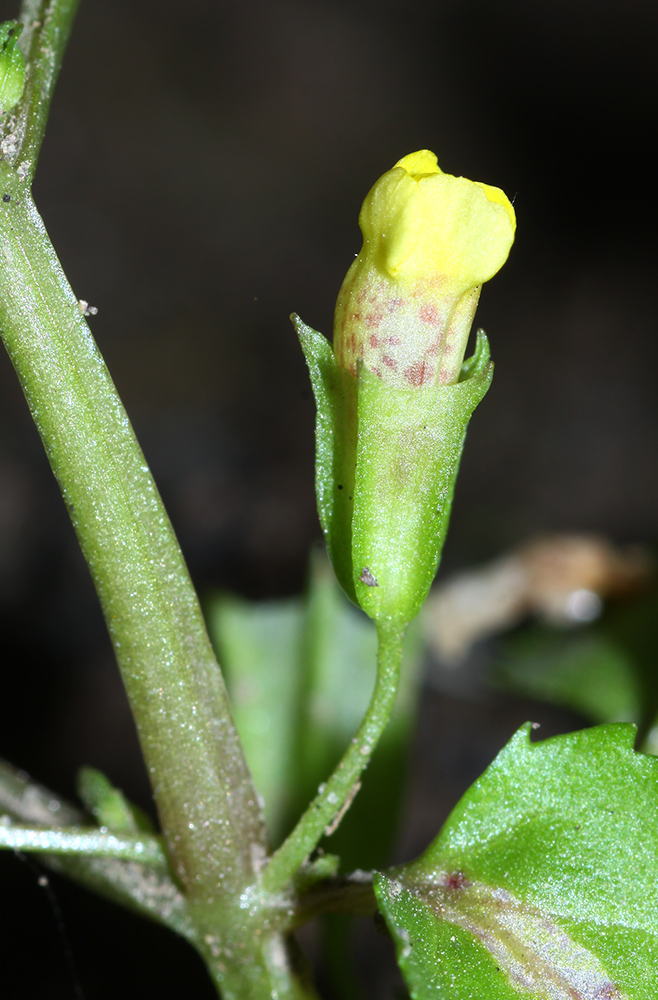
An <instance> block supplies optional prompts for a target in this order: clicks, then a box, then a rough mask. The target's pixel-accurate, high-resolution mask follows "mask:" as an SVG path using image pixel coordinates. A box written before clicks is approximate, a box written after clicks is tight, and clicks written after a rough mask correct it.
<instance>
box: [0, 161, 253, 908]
mask: <svg viewBox="0 0 658 1000" xmlns="http://www.w3.org/2000/svg"><path fill="white" fill-rule="evenodd" d="M0 262H1V265H2V266H1V267H0V272H1V273H0V326H1V327H2V336H3V339H4V341H5V345H6V347H7V350H8V352H9V355H10V357H11V360H12V362H13V364H14V367H15V369H16V372H17V374H18V377H19V379H20V382H21V385H22V387H23V390H24V392H25V396H26V398H27V401H28V404H29V406H30V410H31V412H32V416H33V417H34V420H35V422H36V425H37V427H38V429H39V433H40V434H41V437H42V439H43V443H44V446H45V448H46V452H47V454H48V458H49V460H50V463H51V466H52V468H53V471H54V473H55V476H56V477H57V480H58V482H59V485H60V488H61V490H62V493H63V495H64V499H65V501H66V504H67V507H68V509H69V513H70V516H71V520H72V521H73V525H74V527H75V530H76V532H77V535H78V538H79V541H80V544H81V546H82V550H83V552H84V555H85V557H86V559H87V562H88V564H89V567H90V570H91V573H92V576H93V579H94V583H95V585H96V589H97V591H98V594H99V597H100V600H101V605H102V608H103V613H104V615H105V620H106V622H107V625H108V628H109V631H110V636H111V639H112V643H113V645H114V649H115V652H116V656H117V660H118V662H119V666H120V668H121V673H122V676H123V680H124V684H125V686H126V690H127V692H128V696H129V699H130V703H131V707H132V710H133V714H134V716H135V720H136V724H137V729H138V732H139V736H140V741H141V744H142V750H143V753H144V758H145V761H146V765H147V768H148V772H149V776H150V778H151V782H152V785H153V790H154V793H155V796H156V800H157V805H158V811H159V814H160V819H161V822H162V828H163V834H164V837H165V841H166V844H167V847H168V850H169V854H170V857H171V859H172V862H173V865H174V870H175V872H176V875H177V877H178V879H179V881H180V883H181V884H182V886H183V888H184V891H185V893H186V895H187V896H188V898H189V899H197V900H199V899H200V900H203V901H207V902H208V903H210V902H211V901H212V902H213V903H214V904H216V905H219V904H220V901H221V899H222V897H223V896H225V895H226V894H228V896H234V895H235V894H236V893H237V894H239V893H240V892H241V891H242V890H243V888H244V887H245V886H246V885H249V884H251V883H252V882H253V879H254V874H255V873H254V857H255V856H257V855H258V854H259V853H261V854H262V853H263V852H264V851H265V849H266V839H265V830H264V826H263V822H262V819H261V816H260V810H259V807H258V804H257V799H256V794H255V790H254V787H253V783H252V780H251V776H250V774H249V771H248V768H247V765H246V763H245V759H244V755H243V752H242V748H241V745H240V742H239V739H238V736H237V733H236V731H235V727H234V725H233V722H232V719H231V714H230V709H229V704H228V699H227V695H226V691H225V688H224V683H223V680H222V676H221V673H220V670H219V667H218V665H217V662H216V660H215V656H214V654H213V651H212V648H211V645H210V642H209V640H208V636H207V633H206V629H205V624H204V621H203V617H202V615H201V611H200V608H199V603H198V600H197V597H196V593H195V591H194V588H193V586H192V583H191V581H190V578H189V575H188V572H187V568H186V566H185V563H184V561H183V557H182V554H181V552H180V548H179V546H178V543H177V541H176V538H175V535H174V532H173V529H172V527H171V524H170V522H169V519H168V517H167V514H166V512H165V510H164V507H163V504H162V501H161V499H160V496H159V494H158V492H157V489H156V487H155V484H154V482H153V479H152V477H151V474H150V471H149V469H148V466H147V464H146V462H145V460H144V456H143V454H142V452H141V450H140V448H139V445H138V443H137V441H136V439H135V436H134V434H133V431H132V428H131V426H130V423H129V420H128V417H127V415H126V412H125V410H124V408H123V406H122V404H121V401H120V399H119V397H118V394H117V392H116V389H115V388H114V385H113V383H112V380H111V378H110V375H109V373H108V371H107V368H106V367H105V364H104V362H103V359H102V358H101V356H100V354H99V352H98V350H97V348H96V345H95V343H94V341H93V338H92V337H91V334H90V332H89V329H88V328H87V325H86V323H85V320H84V318H83V316H82V313H81V310H80V307H79V305H78V302H77V300H76V298H75V296H74V294H73V292H72V290H71V288H70V286H69V284H68V282H67V281H66V277H65V275H64V273H63V271H62V269H61V266H60V264H59V261H58V260H57V257H56V256H55V253H54V251H53V249H52V247H51V244H50V241H49V239H48V235H47V233H46V231H45V228H44V226H43V222H42V221H41V218H40V216H39V214H38V212H37V210H36V208H35V206H34V203H33V201H32V198H31V196H30V194H29V191H28V190H27V189H26V185H25V184H23V183H21V182H20V181H19V180H18V179H17V177H16V174H15V173H14V172H13V171H10V170H9V169H8V168H7V167H6V166H5V165H4V164H0Z"/></svg>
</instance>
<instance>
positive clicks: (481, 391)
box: [293, 316, 493, 626]
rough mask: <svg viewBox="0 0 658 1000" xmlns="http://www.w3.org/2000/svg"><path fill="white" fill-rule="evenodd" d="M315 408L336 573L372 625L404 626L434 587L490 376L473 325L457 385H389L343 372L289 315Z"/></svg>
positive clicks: (324, 344)
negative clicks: (470, 434) (467, 439)
mask: <svg viewBox="0 0 658 1000" xmlns="http://www.w3.org/2000/svg"><path fill="white" fill-rule="evenodd" d="M293 322H294V324H295V327H296V330H297V334H298V336H299V339H300V342H301V345H302V350H303V351H304V354H305V356H306V362H307V365H308V368H309V372H310V376H311V384H312V386H313V392H314V394H315V401H316V405H317V421H316V448H317V451H316V490H317V497H318V509H319V513H320V521H321V523H322V528H323V531H324V534H325V538H326V542H327V548H328V550H329V555H330V557H331V561H332V564H333V567H334V571H335V573H336V576H337V577H338V580H339V581H340V584H341V586H342V587H343V589H344V590H345V592H346V594H347V595H348V597H350V598H351V600H353V601H354V602H355V603H356V604H358V605H359V607H361V608H363V610H364V611H365V612H366V614H368V615H369V616H370V617H371V618H373V619H374V620H375V621H376V622H383V621H389V622H396V623H397V624H400V625H402V626H403V625H405V624H406V623H407V622H409V621H411V619H412V618H414V617H415V616H416V615H417V614H418V611H419V610H420V608H421V607H422V604H423V602H424V600H425V597H426V596H427V592H428V590H429V588H430V586H431V584H432V581H433V579H434V576H435V574H436V570H437V567H438V563H439V558H440V555H441V550H442V548H443V542H444V540H445V535H446V531H447V527H448V519H449V517H450V508H451V505H452V496H453V492H454V487H455V480H456V477H457V471H458V469H459V462H460V459H461V453H462V448H463V445H464V436H465V434H466V427H467V426H468V421H469V420H470V417H471V414H472V413H473V410H474V409H475V407H476V406H477V404H478V403H479V402H480V400H481V399H482V398H483V396H484V395H485V393H486V391H487V389H488V388H489V385H490V384H491V378H492V375H493V364H492V362H491V361H490V358H489V345H488V341H487V338H486V336H485V334H484V333H483V331H479V333H478V337H477V344H476V348H475V353H474V355H473V357H472V358H469V359H468V360H467V361H465V362H464V366H463V370H462V377H461V381H460V382H458V383H457V384H456V385H446V386H428V387H425V388H415V389H394V388H391V387H390V386H388V385H386V384H385V383H383V382H382V381H381V379H379V378H377V376H376V375H373V374H372V373H371V372H369V371H366V370H365V369H363V368H362V369H361V370H360V372H359V377H358V380H357V379H355V378H354V377H353V376H352V375H351V374H350V373H349V372H347V371H345V370H344V369H343V368H341V367H340V366H339V365H338V364H337V362H336V359H335V357H334V354H333V351H332V349H331V346H330V344H329V342H328V341H327V340H326V339H325V337H323V336H322V334H320V333H316V331H315V330H312V329H311V328H310V327H308V326H306V325H305V324H304V323H302V321H301V320H300V319H299V318H298V317H296V316H295V317H293Z"/></svg>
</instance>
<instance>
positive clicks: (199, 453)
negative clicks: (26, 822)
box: [0, 0, 658, 1000]
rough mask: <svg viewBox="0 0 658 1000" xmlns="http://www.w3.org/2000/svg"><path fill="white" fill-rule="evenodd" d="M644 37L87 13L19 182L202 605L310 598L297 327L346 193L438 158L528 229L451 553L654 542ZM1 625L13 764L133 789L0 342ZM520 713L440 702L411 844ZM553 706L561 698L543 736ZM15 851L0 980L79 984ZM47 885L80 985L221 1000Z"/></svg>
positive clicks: (160, 952) (328, 258) (419, 10)
mask: <svg viewBox="0 0 658 1000" xmlns="http://www.w3.org/2000/svg"><path fill="white" fill-rule="evenodd" d="M15 14H16V7H15V5H14V4H13V3H8V2H5V0H3V2H1V3H0V17H2V18H6V17H12V16H15ZM657 28H658V8H656V5H655V3H654V2H653V0H607V2H606V0H569V2H567V0H550V2H537V0H536V2H534V3H528V2H527V0H498V2H496V3H493V2H491V0H481V2H477V0H434V2H428V0H418V2H416V3H414V4H408V3H403V2H401V0H377V2H375V0H372V2H371V0H350V2H347V0H344V2H329V0H325V2H319V0H306V2H305V0H253V2H251V3H247V4H242V3H238V2H236V0H233V2H226V0H185V2H182V0H161V2H159V3H158V4H153V3H149V2H146V0H112V2H110V0H83V3H82V6H81V9H80V13H79V17H78V21H77V23H76V25H75V28H74V31H73V36H72V40H71V43H70V48H69V52H68V54H67V57H66V59H65V63H64V68H63V70H62V74H61V77H60V82H59V84H58V89H57V92H56V95H55V101H54V105H53V111H52V115H51V121H50V124H49V129H48V133H47V137H46V141H45V144H44V148H43V153H42V157H41V162H40V165H39V169H38V172H37V177H36V181H35V187H34V191H35V197H36V200H37V204H38V206H39V208H40V210H41V212H42V214H43V216H44V219H45V222H46V225H47V227H48V229H49V231H50V234H51V237H52V239H53V242H54V245H55V248H56V249H57V251H58V253H59V255H60V258H61V260H62V263H63V265H64V268H65V270H66V272H67V274H68V276H69V279H70V281H71V284H72V286H73V289H74V291H75V293H76V295H77V296H78V297H79V298H84V299H86V300H88V301H89V302H90V303H91V304H92V305H94V306H96V307H97V308H98V315H97V316H95V317H93V318H92V319H91V321H90V322H91V326H92V329H93V331H94V334H95V336H96V338H97V340H98V343H99V345H100V348H101V350H102V352H103V354H104V356H105V358H106V360H107V362H108V365H109V367H110V370H111V372H112V374H113V376H114V379H115V381H116V384H117V386H118V389H119V392H120V393H121V395H122V397H123V400H124V402H125V404H126V407H127V409H128V412H129V414H130V416H131V418H132V420H133V423H134V425H135V428H136V431H137V434H138V437H139V439H140V441H141V443H142V445H143V447H144V450H145V453H146V456H147V459H148V461H149V462H150V464H151V467H152V469H153V471H154V474H155V477H156V480H157V482H158V484H159V486H160V489H161V491H162V493H163V496H164V499H165V503H166V504H167V507H168V509H169V512H170V514H171V517H172V520H173V522H174V525H175V528H176V530H177V532H178V535H179V538H180V540H181V543H182V546H183V550H184V552H185V554H186V557H187V559H188V561H189V565H190V569H191V572H192V575H193V577H194V579H195V581H196V582H197V584H198V586H199V588H200V590H201V592H202V593H203V592H207V591H208V590H209V589H210V588H217V587H221V588H230V589H232V590H235V591H238V592H240V593H242V594H245V595H248V596H252V597H274V596H277V595H284V594H291V593H295V592H298V591H299V590H300V589H301V588H302V586H303V583H304V578H305V572H306V559H307V554H308V550H309V546H310V545H311V544H312V543H313V542H314V541H316V540H317V539H318V538H319V529H318V525H317V518H316V513H315V501H314V494H313V414H314V405H313V401H312V397H311V392H310V388H309V384H308V379H307V375H306V372H305V367H304V363H303V360H302V355H301V352H300V350H299V347H298V345H297V343H296V340H295V337H294V334H293V331H292V327H291V325H290V323H289V320H288V315H289V313H290V312H291V311H292V310H295V311H298V312H299V313H300V314H301V315H302V317H303V318H304V319H305V320H306V321H307V322H309V323H310V324H311V325H313V326H315V327H316V328H318V329H320V330H322V331H324V332H325V333H327V334H330V332H331V324H332V311H333V304H334V301H335V296H336V293H337V291H338V288H339V286H340V283H341V281H342V278H343V275H344V273H345V271H346V270H347V267H348V266H349V264H350V262H351V260H352V259H353V255H354V253H355V252H356V251H357V250H358V249H359V245H360V240H359V233H358V229H357V223H356V220H357V215H358V210H359V207H360V204H361V201H362V199H363V197H364V195H365V193H366V191H367V190H368V188H369V187H370V186H371V185H372V183H373V182H374V181H375V180H376V178H377V177H378V176H379V175H380V174H381V173H383V172H384V171H385V170H386V169H388V168H389V167H391V166H392V165H393V163H394V162H395V161H396V160H397V159H398V158H399V157H401V156H402V155H404V154H405V153H407V152H410V151H412V150H414V149H417V148H422V147H427V148H430V149H433V150H434V151H435V152H436V153H437V155H438V157H439V163H440V165H441V167H442V168H443V169H444V170H446V171H448V172H451V173H456V174H464V175H466V176H469V177H472V178H474V179H478V180H482V181H485V182H487V183H491V184H496V185H498V186H500V187H502V188H503V189H504V190H505V191H506V192H507V193H508V194H509V195H510V197H514V199H515V208H516V212H517V216H518V238H517V243H516V246H515V248H514V249H513V251H512V255H511V257H510V261H509V263H508V264H507V265H506V267H505V268H504V270H503V272H502V273H501V274H500V275H499V276H498V277H497V278H495V279H494V280H493V281H492V282H491V284H490V285H488V286H487V287H486V288H485V290H484V293H483V296H482V301H481V306H480V311H479V314H478V322H479V324H481V325H482V326H484V327H485V329H486V330H487V332H488V334H489V336H490V339H491V343H492V351H493V356H494V359H495V361H496V365H497V370H496V377H495V381H494V385H493V388H492V390H491V392H490V393H489V395H488V397H487V399H486V400H485V402H484V403H483V404H482V405H481V407H480V409H479V410H478V412H477V413H476V415H475V418H474V420H473V422H472V426H471V429H470V431H469V441H468V445H467V449H466V454H465V459H464V462H463V468H462V473H461V475H460V481H459V487H458V492H457V500H456V508H455V514H454V517H453V525H452V530H451V536H450V540H449V543H448V547H447V550H446V557H445V562H444V570H443V572H447V571H449V570H450V569H454V568H457V567H460V566H462V565H468V564H471V563H474V562H476V561H478V560H480V559H484V558H487V557H489V556H491V555H494V554H497V553H498V552H500V551H501V550H503V549H504V548H506V547H508V546H509V545H512V544H514V543H516V542H518V541H521V540H523V539H525V538H527V537H528V536H529V535H532V534H533V533H535V532H537V531H542V530H546V529H559V530H563V529H586V530H596V531H602V532H604V533H606V534H607V535H609V536H610V537H612V538H613V539H615V540H618V541H626V540H629V541H630V540H632V541H648V540H649V541H650V540H652V539H654V538H655V536H656V535H657V534H658V531H657V520H658V513H657V510H658V507H657V504H656V497H657V496H658V481H657V472H656V464H655V462H654V460H653V453H654V441H655V437H656V429H657V426H656V425H657V421H658V400H657V397H656V392H655V389H654V384H655V372H656V362H657V360H658V359H657V358H656V353H657V348H656V338H655V328H656V320H655V317H654V308H655V307H654V287H655V275H656V263H657V256H658V249H657V246H656V238H655V235H656V224H657V218H656V195H655V180H654V174H655V167H654V163H655V153H654V142H655V135H656V133H657V131H658V129H657V125H658V122H657V114H656V92H657V91H656V83H657V80H656V77H657V76H658V63H657V61H656V59H655V51H656V45H657V43H658V30H657ZM0 624H1V627H2V644H3V652H2V661H3V662H2V667H1V670H2V673H1V675H0V676H1V687H0V755H2V756H4V757H6V758H7V759H9V760H12V761H13V762H14V763H16V764H18V765H20V766H22V767H24V768H26V769H27V770H29V771H30V772H31V773H33V774H34V775H35V776H36V777H38V778H39V779H40V780H42V781H43V782H45V783H46V784H49V785H51V786H52V787H54V788H57V789H58V790H59V791H61V792H64V793H66V794H68V795H73V789H74V775H75V770H76V768H77V766H78V765H79V764H81V763H91V764H93V765H95V766H97V767H100V768H101V769H103V770H104V771H106V772H107V773H108V774H109V776H110V777H111V778H112V779H113V780H114V781H115V782H116V783H117V784H119V785H121V786H122V787H124V789H125V790H126V791H127V792H128V793H129V794H130V795H132V796H133V797H134V798H136V799H138V800H140V801H141V802H142V803H147V802H148V790H147V786H146V783H145V779H144V776H143V774H142V772H141V770H140V764H139V756H138V750H137V747H136V741H135V737H134V732H133V729H132V723H131V720H130V716H129V713H128V711H127V708H126V705H125V701H124V698H123V692H122V689H121V686H120V683H119V681H118V678H117V675H116V671H115V667H114V665H113V662H112V654H111V650H110V647H109V642H108V640H107V638H106V635H105V631H104V625H103V622H102V618H101V615H100V612H99V610H98V608H97V605H96V599H95V595H94V593H93V590H92V587H91V584H90V582H89V580H88V577H87V571H86V568H85V566H84V563H83V561H82V558H81V556H80V554H79V552H78V549H77V543H76V541H75V538H74V536H73V532H72V529H71V528H70V525H69V523H68V520H67V517H66V513H65V510H64V506H63V504H62V502H61V500H60V499H59V496H58V492H57V489H56V486H55V484H54V481H53V480H52V477H51V474H50V471H49V468H48V466H47V462H46V459H45V456H44V454H43V452H42V448H41V445H40V442H39V439H38V437H37V434H36V431H35V429H34V428H33V426H32V425H31V422H30V418H29V415H28V412H27V408H26V406H25V403H24V401H23V399H22V396H21V393H20V390H19V389H18V386H17V382H16V380H15V376H14V374H13V372H12V370H11V368H10V365H9V363H8V361H7V360H6V358H4V356H3V357H2V358H0ZM528 711H529V709H528V706H527V705H525V704H521V703H510V704H509V705H506V706H505V707H504V708H503V707H501V706H500V704H498V703H497V704H496V711H495V712H494V713H493V714H492V712H490V711H488V710H487V709H486V707H485V706H483V705H482V704H479V703H476V702H473V703H470V702H466V701H459V700H457V699H454V700H453V701H452V702H450V701H449V700H448V701H446V700H445V699H444V700H441V699H440V698H439V697H438V696H437V695H436V694H428V696H427V698H426V700H425V703H424V709H423V726H422V727H421V744H420V746H421V747H422V750H418V751H417V769H416V777H415V779H414V780H413V782H412V783H411V788H412V791H410V798H411V801H412V802H413V803H414V805H413V808H412V813H411V818H410V819H409V820H408V830H407V834H406V835H405V838H404V840H405V842H406V843H413V844H415V845H416V849H418V848H419V847H421V846H422V844H423V843H424V842H426V840H427V839H428V838H429V837H430V836H431V835H432V834H433V832H435V830H436V829H437V827H438V824H439V822H440V821H441V819H442V818H443V817H444V816H445V814H446V812H447V810H448V809H449V808H450V806H451V805H452V804H454V802H455V800H456V798H457V797H458V795H459V793H460V790H462V789H463V787H465V785H466V784H468V783H469V782H470V781H472V780H473V779H474V778H475V777H476V776H477V774H478V773H480V772H481V770H482V769H483V768H484V767H485V766H486V764H487V763H488V762H489V760H490V759H491V758H492V756H493V755H494V754H495V753H496V751H497V750H498V749H499V748H500V746H501V745H502V743H504V742H505V741H506V739H507V738H508V737H509V735H510V734H511V732H512V731H513V729H514V728H515V726H516V725H517V724H518V723H520V722H522V721H524V719H525V718H526V717H527V715H528ZM533 717H539V709H536V710H535V709H533ZM565 724H566V722H565V720H564V719H556V718H555V717H551V716H547V717H546V725H547V729H546V733H548V732H549V731H550V729H551V726H553V727H554V728H555V727H558V728H559V726H561V725H562V726H564V725H565ZM437 733H441V735H440V737H437ZM423 734H425V735H423ZM427 734H429V736H428V735H427ZM458 734H461V739H460V740H458V739H457V735H458ZM430 737H431V739H430ZM414 789H415V791H414ZM0 863H1V867H0V872H1V873H2V879H3V891H2V898H3V907H2V911H3V920H5V921H8V926H9V928H10V934H11V937H10V941H11V943H10V946H9V949H8V954H7V957H6V958H3V972H2V977H3V979H2V982H6V983H7V984H9V983H10V982H11V983H13V989H14V991H18V992H16V995H18V996H21V997H28V998H29V997H32V996H34V997H36V996H41V995H43V993H44V991H45V992H46V993H47V994H48V996H52V997H60V996H61V997H75V995H76V994H75V990H74V986H73V985H72V982H71V980H70V978H69V976H68V972H67V969H66V965H65V962H64V957H63V949H62V946H61V943H60V941H59V939H58V938H57V936H56V932H55V923H54V921H53V918H52V916H51V913H50V910H49V908H48V905H47V902H46V900H45V897H44V895H43V892H42V890H40V889H39V888H38V887H37V886H36V880H35V876H34V874H33V872H32V871H31V870H30V869H28V868H25V867H21V866H20V865H19V863H18V862H16V861H15V860H14V859H13V858H12V857H10V856H3V857H2V858H0ZM57 893H58V898H59V900H60V905H61V906H62V910H63V912H64V917H65V924H66V926H67V928H68V930H69V934H70V937H71V939H72V947H73V952H74V957H75V960H76V962H77V964H78V966H79V967H80V977H81V980H82V985H83V989H84V996H85V998H87V1000H89V998H92V997H93V998H96V997H98V998H104V997H106V996H107V997H110V996H114V995H116V994H117V992H120V993H121V995H123V996H125V997H130V998H132V997H133V996H134V997H137V996H140V997H151V996H152V997H154V998H155V997H158V998H162V1000H165V998H167V997H169V996H171V997H174V996H176V997H178V996H180V995H181V990H182V989H185V993H186V995H193V996H195V997H202V996H208V997H211V996H212V990H211V988H210V987H209V986H208V985H207V984H205V983H204V979H203V975H204V973H203V970H201V971H199V969H198V965H197V963H196V959H195V958H194V956H193V955H191V954H190V953H188V951H187V949H186V948H185V947H184V946H183V945H178V944H177V943H175V942H174V940H173V938H171V937H169V936H167V935H166V932H160V931H159V930H157V929H155V928H153V929H152V928H150V927H149V926H148V925H146V924H144V925H143V924H142V923H141V922H139V921H137V920H132V918H130V919H129V920H128V923H127V925H126V924H125V923H122V922H121V919H122V918H121V919H120V917H119V915H118V913H117V911H115V910H112V909H111V908H110V907H109V906H105V904H103V903H99V902H97V901H95V900H90V899H89V898H88V897H86V896H84V895H82V894H80V895H76V893H75V891H74V890H72V889H70V888H68V887H66V886H64V885H62V884H60V883H57ZM79 911H80V912H79ZM140 935H141V936H140ZM144 942H146V943H144ZM163 942H165V943H166V945H167V947H166V948H163V947H162V944H163ZM142 946H143V947H145V948H146V949H147V953H146V955H145V957H144V958H143V959H142V958H140V957H139V954H140V952H139V949H140V948H141V947H142ZM156 955H157V956H158V961H160V963H161V972H160V973H159V974H158V973H157V972H156V971H155V970H154V969H153V962H154V956H156ZM95 959H97V960H98V961H99V962H100V963H101V964H100V969H101V970H102V971H101V972H100V973H99V971H98V969H99V966H96V967H95V970H94V968H93V967H92V966H93V962H94V960H95ZM131 961H133V962H136V963H137V968H136V969H131V968H130V962H131ZM158 975H159V978H158ZM12 977H13V978H12ZM194 977H196V978H194ZM373 982H374V980H373ZM182 984H183V985H182ZM373 990H379V993H378V994H377V995H378V996H379V995H382V996H383V995H387V994H386V993H385V991H384V987H381V988H380V987H374V986H373ZM204 991H205V992H204ZM372 995H373V996H375V992H373V994H372Z"/></svg>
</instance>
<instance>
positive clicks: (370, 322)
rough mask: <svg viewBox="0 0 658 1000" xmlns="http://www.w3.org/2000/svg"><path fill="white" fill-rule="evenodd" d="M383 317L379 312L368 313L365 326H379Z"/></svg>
mask: <svg viewBox="0 0 658 1000" xmlns="http://www.w3.org/2000/svg"><path fill="white" fill-rule="evenodd" d="M382 319H383V316H382V313H381V312H379V311H378V312H374V313H368V315H367V316H366V326H367V327H368V328H370V329H372V327H373V326H379V324H380V323H381V321H382Z"/></svg>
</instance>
